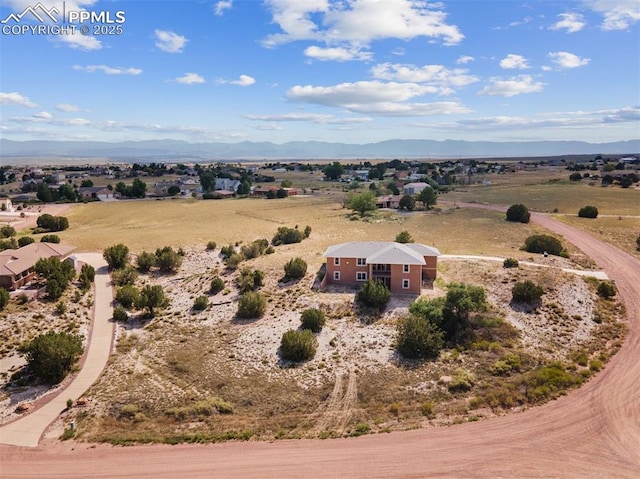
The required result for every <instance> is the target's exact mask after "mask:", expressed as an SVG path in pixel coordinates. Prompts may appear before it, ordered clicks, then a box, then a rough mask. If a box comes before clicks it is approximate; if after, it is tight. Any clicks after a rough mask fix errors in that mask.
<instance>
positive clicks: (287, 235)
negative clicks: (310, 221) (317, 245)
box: [271, 225, 311, 246]
mask: <svg viewBox="0 0 640 479" xmlns="http://www.w3.org/2000/svg"><path fill="white" fill-rule="evenodd" d="M310 234H311V227H310V226H307V227H306V228H305V229H304V231H300V230H299V229H298V225H296V226H295V227H294V228H288V227H287V226H281V227H279V228H278V231H276V234H275V235H274V236H273V238H272V239H271V244H272V245H273V246H280V245H282V244H292V243H300V242H301V241H302V240H303V239H305V238H308V237H309V235H310Z"/></svg>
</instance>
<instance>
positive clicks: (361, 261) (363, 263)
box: [358, 258, 367, 266]
mask: <svg viewBox="0 0 640 479" xmlns="http://www.w3.org/2000/svg"><path fill="white" fill-rule="evenodd" d="M366 265H367V258H358V266H366Z"/></svg>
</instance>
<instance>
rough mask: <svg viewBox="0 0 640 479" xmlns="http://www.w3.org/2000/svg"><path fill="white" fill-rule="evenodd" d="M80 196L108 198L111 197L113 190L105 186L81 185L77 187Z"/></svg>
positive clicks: (102, 199)
mask: <svg viewBox="0 0 640 479" xmlns="http://www.w3.org/2000/svg"><path fill="white" fill-rule="evenodd" d="M78 193H79V194H80V198H82V199H86V200H100V201H104V200H110V199H113V191H111V190H110V189H109V188H107V187H106V186H81V187H80V188H78Z"/></svg>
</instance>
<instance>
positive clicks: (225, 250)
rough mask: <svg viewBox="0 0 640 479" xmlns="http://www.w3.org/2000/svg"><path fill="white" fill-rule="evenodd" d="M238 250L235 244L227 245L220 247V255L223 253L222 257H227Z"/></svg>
mask: <svg viewBox="0 0 640 479" xmlns="http://www.w3.org/2000/svg"><path fill="white" fill-rule="evenodd" d="M235 252H236V248H235V246H233V245H231V244H230V245H227V246H223V247H222V248H220V255H222V259H227V258H229V256H231V255H232V254H234V253H235Z"/></svg>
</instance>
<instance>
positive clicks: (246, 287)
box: [238, 268, 264, 293]
mask: <svg viewBox="0 0 640 479" xmlns="http://www.w3.org/2000/svg"><path fill="white" fill-rule="evenodd" d="M263 281H264V273H263V272H262V271H260V270H257V269H256V270H252V269H251V268H243V269H242V271H240V276H238V289H240V292H241V293H246V292H248V291H255V290H256V289H258V288H259V287H261V286H262V285H263Z"/></svg>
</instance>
